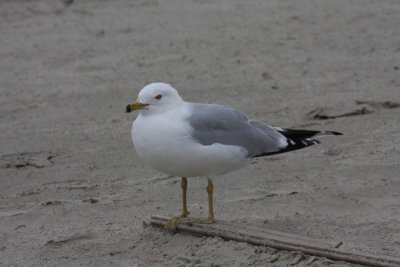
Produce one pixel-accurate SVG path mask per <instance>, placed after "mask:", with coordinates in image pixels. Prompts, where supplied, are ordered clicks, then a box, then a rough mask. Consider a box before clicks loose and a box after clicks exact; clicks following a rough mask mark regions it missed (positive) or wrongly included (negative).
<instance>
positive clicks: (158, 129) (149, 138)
mask: <svg viewBox="0 0 400 267" xmlns="http://www.w3.org/2000/svg"><path fill="white" fill-rule="evenodd" d="M164 115H165V114H164ZM189 131H190V127H188V125H187V123H186V122H185V121H182V120H177V119H176V117H173V116H162V118H161V116H151V117H150V116H149V117H146V118H145V119H144V118H143V117H141V116H139V117H138V118H137V119H136V120H135V122H134V123H133V126H132V140H133V143H134V145H135V149H136V151H137V153H138V155H139V156H140V157H141V158H142V159H143V160H144V161H146V162H147V163H149V164H150V165H154V164H158V163H163V164H165V161H169V160H171V161H173V160H176V157H180V156H184V155H182V150H181V148H182V145H183V144H185V143H186V142H187V140H188V139H190V132H189ZM166 154H168V155H169V157H166Z"/></svg>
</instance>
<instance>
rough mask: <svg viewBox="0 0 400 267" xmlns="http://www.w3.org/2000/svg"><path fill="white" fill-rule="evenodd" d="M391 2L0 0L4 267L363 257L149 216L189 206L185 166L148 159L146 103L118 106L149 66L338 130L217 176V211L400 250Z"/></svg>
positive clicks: (182, 83) (198, 207) (282, 120)
mask: <svg viewBox="0 0 400 267" xmlns="http://www.w3.org/2000/svg"><path fill="white" fill-rule="evenodd" d="M399 11H400V3H399V2H398V1H397V0H391V1H390V0H388V1H384V2H383V1H373V0H353V1H339V0H322V1H319V0H318V1H317V0H313V1H306V0H298V1H289V0H270V1H262V0H254V1H236V0H235V1H228V0H223V1H218V3H215V2H214V1H209V0H191V1H183V0H180V1H160V0H158V1H157V0H138V1H128V0H120V1H105V0H102V1H99V0H96V1H95V0H91V1H88V0H86V1H80V0H76V1H75V2H73V3H72V4H71V5H70V6H69V7H68V8H65V7H64V6H63V5H62V4H61V2H58V1H56V0H54V1H51V0H47V1H44V0H38V1H24V0H20V1H10V0H8V1H5V0H3V1H1V3H0V33H1V40H0V43H1V45H0V72H1V75H0V84H1V89H0V101H1V103H0V111H1V112H0V140H1V147H0V176H1V178H0V266H137V267H142V266H248V265H252V266H289V265H290V264H293V266H322V265H330V266H346V267H347V266H355V265H352V264H349V263H345V262H333V261H331V260H328V259H326V258H312V257H310V256H303V255H301V254H298V253H296V252H287V251H277V250H275V249H272V248H264V247H256V246H252V245H249V244H246V243H240V242H234V241H224V240H222V239H220V238H206V237H194V236H191V235H188V234H180V233H178V234H171V233H169V232H167V231H164V230H163V229H159V228H154V227H151V226H148V222H149V219H150V216H151V215H154V214H162V215H168V216H172V215H175V214H177V213H178V212H179V209H180V207H181V197H180V187H179V181H180V179H179V178H178V177H168V176H166V175H165V174H162V173H159V172H157V171H155V170H152V169H151V168H149V167H147V166H145V165H144V164H143V162H142V161H141V160H140V159H139V158H138V156H137V154H136V153H135V151H134V148H133V145H132V141H131V136H130V130H131V124H132V121H133V119H134V117H135V116H136V115H137V114H124V107H125V106H126V104H128V103H130V102H131V101H132V100H135V99H136V95H137V93H138V92H139V90H140V89H141V88H142V87H143V86H144V85H146V84H147V83H150V82H155V81H162V82H167V83H170V84H172V85H173V86H174V87H175V88H177V89H178V91H179V92H180V94H181V95H182V96H183V97H184V99H185V100H187V101H192V102H209V103H218V104H224V105H229V106H232V107H235V108H236V109H238V110H240V111H242V112H244V113H246V114H248V115H249V116H250V117H252V118H255V119H258V120H261V121H264V122H267V123H269V124H271V125H274V126H280V127H286V128H305V129H317V130H334V131H339V132H342V133H343V134H344V135H343V136H334V137H327V138H324V139H322V144H321V145H318V146H313V147H310V148H307V149H303V150H299V151H296V152H291V153H286V154H280V155H276V156H271V157H265V158H259V159H257V160H254V161H253V162H252V164H251V165H250V166H248V167H247V168H244V169H241V170H239V171H236V172H232V173H229V174H226V175H224V176H221V177H215V178H214V179H213V180H214V193H215V207H214V208H215V215H216V217H217V218H218V219H222V220H227V221H231V222H234V223H238V224H241V225H247V224H252V225H258V226H260V227H266V228H268V229H273V230H279V231H284V232H288V233H293V234H298V235H302V236H307V237H312V238H318V239H324V240H338V241H343V242H344V244H345V245H346V246H347V247H349V248H357V249H359V250H363V251H369V252H371V251H383V252H384V253H388V254H394V255H396V254H397V255H399V254H400V201H399V200H400V191H399V188H400V177H399V176H400V175H399V173H400V164H399V163H400V135H399V132H400V108H399V107H398V106H397V105H396V103H400V27H399V26H400V16H399V15H398V14H399ZM356 101H367V103H359V102H358V103H357V102H356ZM371 101H372V102H371ZM385 101H392V102H391V104H390V103H387V102H385ZM346 115H348V116H346ZM324 116H325V117H324ZM329 116H331V117H332V118H330V119H324V118H326V117H329ZM160 134H162V133H160ZM205 185H206V179H205V178H204V177H200V178H194V179H189V189H188V208H189V210H190V211H191V214H192V215H194V216H200V215H203V216H205V215H206V212H207V198H206V191H205ZM298 258H300V260H298V261H297V259H298ZM307 262H308V263H309V262H312V263H310V264H309V265H307ZM290 266H292V265H290Z"/></svg>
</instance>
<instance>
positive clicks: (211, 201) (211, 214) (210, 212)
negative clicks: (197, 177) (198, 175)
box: [206, 179, 214, 223]
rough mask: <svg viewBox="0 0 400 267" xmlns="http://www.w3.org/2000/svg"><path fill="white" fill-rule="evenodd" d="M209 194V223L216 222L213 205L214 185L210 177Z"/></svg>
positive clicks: (207, 188)
mask: <svg viewBox="0 0 400 267" xmlns="http://www.w3.org/2000/svg"><path fill="white" fill-rule="evenodd" d="M206 190H207V195H208V218H207V221H208V223H213V222H214V207H213V192H214V185H213V182H212V181H211V179H208V183H207V187H206Z"/></svg>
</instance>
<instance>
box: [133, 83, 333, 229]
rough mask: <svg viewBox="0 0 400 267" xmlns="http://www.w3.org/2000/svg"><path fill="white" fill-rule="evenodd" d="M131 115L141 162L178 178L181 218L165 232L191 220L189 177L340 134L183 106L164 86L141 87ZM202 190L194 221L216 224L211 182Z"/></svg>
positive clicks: (232, 111) (212, 107)
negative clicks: (201, 215)
mask: <svg viewBox="0 0 400 267" xmlns="http://www.w3.org/2000/svg"><path fill="white" fill-rule="evenodd" d="M134 110H140V113H139V115H138V116H137V118H136V119H135V121H134V122H133V126H132V140H133V144H134V146H135V150H136V152H137V154H138V155H139V157H140V158H141V159H142V160H143V161H144V162H145V163H146V164H148V165H149V166H151V167H153V168H154V169H157V170H159V171H161V172H163V173H166V174H169V175H173V176H180V177H182V180H181V188H182V213H181V214H180V215H178V216H175V217H173V218H171V219H170V220H169V222H168V223H167V224H166V228H169V229H175V228H176V226H177V225H178V224H179V223H180V222H182V221H183V220H186V218H187V217H188V215H189V212H188V210H187V207H186V189H187V177H193V176H212V175H221V174H225V173H228V172H230V171H233V170H237V169H239V168H242V167H244V166H246V165H247V164H248V163H249V159H251V158H255V157H262V156H269V155H273V154H278V153H284V152H289V151H292V150H297V149H301V148H305V147H308V146H311V145H314V144H317V143H319V141H318V140H317V139H315V137H316V136H317V135H341V133H338V132H332V131H310V130H293V129H282V128H278V127H272V126H270V125H267V124H264V123H261V122H259V121H256V120H252V119H250V118H249V117H247V116H246V115H245V114H243V113H241V112H239V111H237V110H235V109H233V108H230V107H226V106H220V105H215V104H201V103H190V102H185V101H184V100H183V99H182V98H181V97H180V95H179V94H178V92H177V91H176V90H175V89H174V88H173V87H172V86H170V85H169V84H165V83H152V84H149V85H147V86H145V87H144V88H143V89H142V90H141V91H140V92H139V96H138V99H137V100H136V101H135V102H133V103H132V104H129V105H127V106H126V112H131V111H134ZM206 190H207V193H208V206H209V210H208V218H207V219H203V220H194V221H192V222H197V223H213V222H214V212H213V199H212V198H213V183H212V181H211V179H210V178H208V184H207V187H206Z"/></svg>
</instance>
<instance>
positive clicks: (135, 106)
mask: <svg viewBox="0 0 400 267" xmlns="http://www.w3.org/2000/svg"><path fill="white" fill-rule="evenodd" d="M148 105H149V104H143V103H140V102H137V101H135V102H133V103H132V104H129V105H127V106H126V108H125V113H129V112H132V111H135V110H138V109H144V108H145V107H146V106H148Z"/></svg>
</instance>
